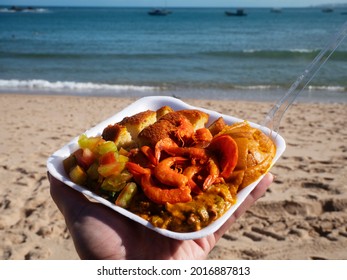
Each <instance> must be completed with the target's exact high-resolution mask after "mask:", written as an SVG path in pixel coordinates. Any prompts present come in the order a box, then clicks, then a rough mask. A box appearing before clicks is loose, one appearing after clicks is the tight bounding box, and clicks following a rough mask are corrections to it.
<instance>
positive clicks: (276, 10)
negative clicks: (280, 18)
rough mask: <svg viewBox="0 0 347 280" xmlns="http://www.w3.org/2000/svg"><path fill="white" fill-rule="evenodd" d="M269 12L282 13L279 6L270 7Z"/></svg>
mask: <svg viewBox="0 0 347 280" xmlns="http://www.w3.org/2000/svg"><path fill="white" fill-rule="evenodd" d="M270 12H271V13H275V14H280V13H282V9H281V8H272V9H271V10H270Z"/></svg>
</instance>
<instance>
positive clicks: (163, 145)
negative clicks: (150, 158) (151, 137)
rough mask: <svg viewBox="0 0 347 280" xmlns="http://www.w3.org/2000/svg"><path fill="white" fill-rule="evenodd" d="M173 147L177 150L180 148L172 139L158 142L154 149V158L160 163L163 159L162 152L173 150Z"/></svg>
mask: <svg viewBox="0 0 347 280" xmlns="http://www.w3.org/2000/svg"><path fill="white" fill-rule="evenodd" d="M173 147H175V148H176V147H178V145H177V144H176V142H175V141H174V140H172V139H171V138H164V139H161V140H159V141H158V142H157V144H155V147H154V157H155V158H156V160H157V161H158V162H159V160H160V157H161V152H162V151H166V150H168V149H170V148H173Z"/></svg>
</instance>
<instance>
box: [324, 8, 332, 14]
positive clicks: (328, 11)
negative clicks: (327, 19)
mask: <svg viewBox="0 0 347 280" xmlns="http://www.w3.org/2000/svg"><path fill="white" fill-rule="evenodd" d="M333 11H334V9H333V8H324V9H322V12H323V13H332V12H333Z"/></svg>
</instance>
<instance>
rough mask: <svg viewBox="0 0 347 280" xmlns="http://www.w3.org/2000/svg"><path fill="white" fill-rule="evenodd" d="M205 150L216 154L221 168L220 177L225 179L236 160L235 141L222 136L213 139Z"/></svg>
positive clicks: (231, 170)
mask: <svg viewBox="0 0 347 280" xmlns="http://www.w3.org/2000/svg"><path fill="white" fill-rule="evenodd" d="M207 149H208V150H210V151H212V152H214V153H216V154H217V158H218V162H219V163H220V168H221V173H220V175H221V176H222V177H223V178H224V179H227V178H228V177H229V176H230V175H231V173H232V172H233V170H234V168H235V166H236V164H237V160H238V148H237V144H236V142H235V140H234V139H233V138H232V137H231V136H230V135H227V134H222V135H219V136H217V137H215V138H213V139H212V141H211V144H210V145H209V146H208V147H207Z"/></svg>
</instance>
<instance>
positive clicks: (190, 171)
mask: <svg viewBox="0 0 347 280" xmlns="http://www.w3.org/2000/svg"><path fill="white" fill-rule="evenodd" d="M201 169H202V167H201V166H198V165H190V166H188V167H187V168H186V169H184V171H183V175H185V176H186V177H187V178H188V183H187V184H188V186H189V187H190V189H191V190H192V192H194V193H196V194H199V193H202V191H201V189H200V188H199V186H198V185H197V184H196V183H195V181H194V180H193V177H194V176H195V175H196V174H197V173H199V172H200V171H201Z"/></svg>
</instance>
